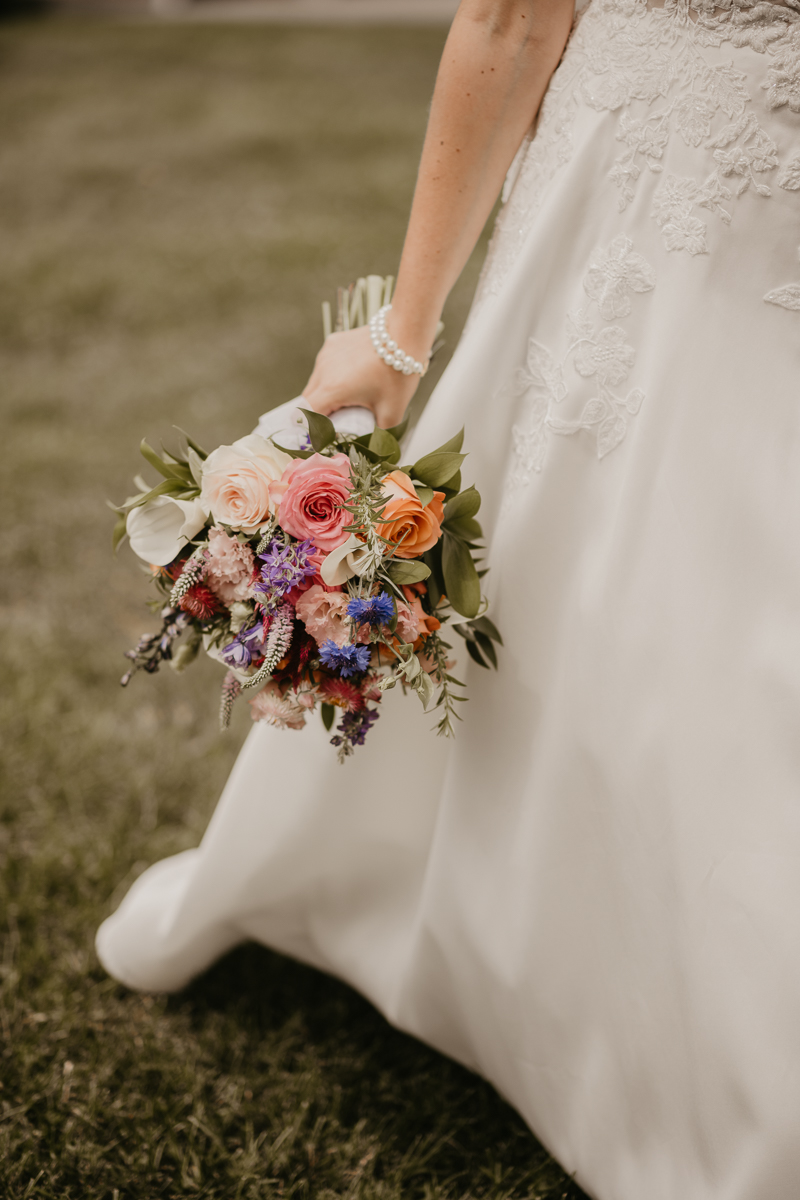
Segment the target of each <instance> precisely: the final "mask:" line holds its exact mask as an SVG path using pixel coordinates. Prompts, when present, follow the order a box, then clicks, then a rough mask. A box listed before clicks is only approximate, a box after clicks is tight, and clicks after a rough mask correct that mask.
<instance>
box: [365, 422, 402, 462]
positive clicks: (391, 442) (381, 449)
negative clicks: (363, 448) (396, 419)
mask: <svg viewBox="0 0 800 1200" xmlns="http://www.w3.org/2000/svg"><path fill="white" fill-rule="evenodd" d="M367 447H368V449H370V450H371V451H372V453H373V454H377V455H379V457H380V458H383V459H386V460H387V461H388V462H390V463H396V462H399V461H400V443H399V442H398V440H397V438H396V437H394V435H393V434H391V433H390V432H389V430H388V429H379V428H378V427H377V426H376V427H375V429H373V431H372V433H371V434H370V439H369V442H368V443H367Z"/></svg>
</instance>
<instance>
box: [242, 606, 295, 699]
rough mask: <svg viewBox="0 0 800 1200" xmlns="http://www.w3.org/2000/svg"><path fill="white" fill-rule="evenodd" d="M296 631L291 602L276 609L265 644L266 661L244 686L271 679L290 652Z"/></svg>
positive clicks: (249, 686) (248, 686)
mask: <svg viewBox="0 0 800 1200" xmlns="http://www.w3.org/2000/svg"><path fill="white" fill-rule="evenodd" d="M293 632H294V609H293V608H292V606H291V604H282V605H281V606H280V608H278V609H276V611H275V614H274V615H273V618H272V624H271V625H270V627H269V633H268V634H267V640H266V642H265V644H264V661H263V663H262V664H261V666H260V667H259V668H258V670H257V671H256V673H255V675H253V676H251V678H250V679H248V680H247V681H246V682H245V683H243V684H242V687H243V688H254V687H257V686H258V684H260V683H264V682H265V681H266V680H267V679H269V677H270V675H271V674H272V672H273V671H274V670H275V668H276V666H277V665H278V663H279V662H280V661H281V659H282V658H283V657H284V655H286V654H288V653H289V647H290V646H291V644H292V634H293Z"/></svg>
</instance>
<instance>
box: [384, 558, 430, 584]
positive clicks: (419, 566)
mask: <svg viewBox="0 0 800 1200" xmlns="http://www.w3.org/2000/svg"><path fill="white" fill-rule="evenodd" d="M430 573H431V569H430V567H427V566H426V565H425V563H424V562H413V561H411V560H407V559H403V558H396V559H395V560H394V561H393V562H392V563H390V564H389V566H388V568H387V574H388V575H389V578H390V579H391V580H392V583H396V584H398V586H399V587H402V586H403V584H404V583H406V584H411V583H422V581H423V579H427V578H428V576H429V575H430Z"/></svg>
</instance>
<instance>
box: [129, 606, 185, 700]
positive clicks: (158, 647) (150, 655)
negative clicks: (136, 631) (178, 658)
mask: <svg viewBox="0 0 800 1200" xmlns="http://www.w3.org/2000/svg"><path fill="white" fill-rule="evenodd" d="M188 624H189V614H188V613H185V612H181V610H180V609H178V608H171V607H167V608H162V610H161V629H160V631H159V632H158V633H145V634H143V635H142V637H140V638H139V641H138V642H137V643H136V646H135V647H134V649H133V650H126V651H125V657H126V658H129V659H130V660H131V662H132V663H133V666H132V667H131V668H130V670H129V671H126V672H125V674H124V675H123V676H122V679H120V683H121V684H122V686H123V687H127V686H128V684H129V683H130V681H131V679H132V678H133V676H134V675H135V674H136V672H137V671H147V673H148V675H153V674H155V672H156V671H157V670H158V668H159V667H160V666H161V664H162V662H167V661H168V660H169V659H171V658H172V643H173V642H174V641H176V639H177V638H179V637H180V635H181V634H182V633H183V631H184V629H185V628H186V626H187V625H188Z"/></svg>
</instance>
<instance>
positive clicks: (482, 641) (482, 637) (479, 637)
mask: <svg viewBox="0 0 800 1200" xmlns="http://www.w3.org/2000/svg"><path fill="white" fill-rule="evenodd" d="M475 639H476V641H477V643H478V645H479V646H480V648H481V650H482V651H483V653H484V654H485V655H486V657H487V658H488V660H489V662H490V663H491V664H492V666H493V667H494V669H495V670H497V651H496V650H495V648H494V646H493V644H492V641H491V639H490V638H488V637H487V636H486V634H485V633H481V632H480V631H479V630H477V629H476V630H475Z"/></svg>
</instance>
